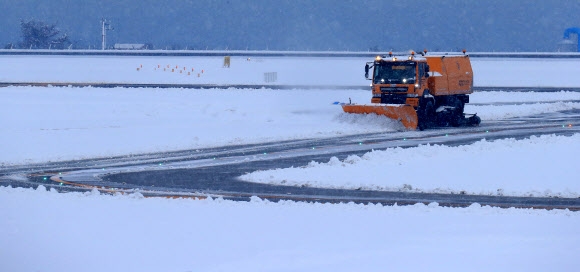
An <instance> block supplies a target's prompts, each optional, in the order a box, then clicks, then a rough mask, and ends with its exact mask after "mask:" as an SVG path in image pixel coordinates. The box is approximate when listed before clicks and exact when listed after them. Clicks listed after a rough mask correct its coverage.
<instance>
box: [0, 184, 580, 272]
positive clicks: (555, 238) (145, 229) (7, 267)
mask: <svg viewBox="0 0 580 272" xmlns="http://www.w3.org/2000/svg"><path fill="white" fill-rule="evenodd" d="M0 206H2V207H10V208H6V209H0V230H2V231H1V232H0V244H1V245H2V247H0V259H1V260H2V264H1V265H0V267H2V270H3V271H87V272H91V271H233V270H235V271H273V270H275V271H321V270H323V271H358V270H367V271H382V270H384V269H385V268H389V269H394V270H405V271H426V270H439V269H441V270H443V269H444V270H474V269H475V270H485V271H513V270H526V271H547V270H568V269H569V268H570V267H577V266H579V265H580V260H579V259H578V258H577V256H576V255H577V252H578V250H579V249H580V248H579V246H578V245H579V244H580V235H579V234H578V229H577V226H578V225H579V224H580V214H579V213H576V212H569V211H565V210H553V211H546V210H528V209H499V208H491V207H481V206H480V205H477V204H474V205H472V206H471V207H469V208H443V207H439V206H438V205H437V204H436V203H432V204H430V205H428V206H426V205H423V204H418V205H414V206H394V207H384V206H381V205H355V204H308V203H295V202H289V201H281V202H279V203H272V202H268V201H262V200H260V199H258V198H253V200H252V201H251V202H248V203H245V202H232V201H225V200H221V199H214V200H197V201H196V200H191V199H164V198H153V199H151V198H143V197H142V196H141V195H139V194H136V195H115V196H111V195H101V194H99V193H98V192H96V191H93V192H88V193H63V194H59V193H56V192H55V191H46V189H45V188H44V187H42V186H40V187H39V189H37V190H32V189H22V188H18V189H13V188H9V187H0ZM417 256H420V259H421V261H417V258H418V257H417ZM458 256H460V258H458ZM490 260H492V261H490Z"/></svg>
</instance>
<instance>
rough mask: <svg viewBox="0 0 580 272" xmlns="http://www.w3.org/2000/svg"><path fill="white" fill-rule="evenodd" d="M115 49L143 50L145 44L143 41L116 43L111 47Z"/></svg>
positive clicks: (145, 46) (145, 47)
mask: <svg viewBox="0 0 580 272" xmlns="http://www.w3.org/2000/svg"><path fill="white" fill-rule="evenodd" d="M113 48H114V49H116V50H145V49H149V48H147V45H146V44H143V43H116V44H115V46H114V47H113Z"/></svg>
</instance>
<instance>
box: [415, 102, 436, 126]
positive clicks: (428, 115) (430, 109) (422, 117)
mask: <svg viewBox="0 0 580 272" xmlns="http://www.w3.org/2000/svg"><path fill="white" fill-rule="evenodd" d="M434 123H435V106H433V101H427V102H426V103H425V105H424V107H422V108H421V109H420V114H419V124H418V126H419V130H424V129H426V128H430V127H432V126H433V125H434Z"/></svg>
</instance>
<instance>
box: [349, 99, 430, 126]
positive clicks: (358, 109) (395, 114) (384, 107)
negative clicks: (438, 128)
mask: <svg viewBox="0 0 580 272" xmlns="http://www.w3.org/2000/svg"><path fill="white" fill-rule="evenodd" d="M342 110H343V111H344V112H347V113H359V114H370V113H375V114H377V115H384V116H387V117H389V118H391V119H394V120H398V121H401V123H402V124H403V126H405V127H406V128H407V129H417V123H418V122H419V120H418V117H417V112H416V111H415V109H414V108H413V106H410V105H393V104H375V105H357V104H344V105H342Z"/></svg>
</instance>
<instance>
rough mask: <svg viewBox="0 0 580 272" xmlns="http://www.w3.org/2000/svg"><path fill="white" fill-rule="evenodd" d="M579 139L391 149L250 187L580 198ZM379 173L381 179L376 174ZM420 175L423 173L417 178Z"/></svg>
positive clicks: (259, 178)
mask: <svg viewBox="0 0 580 272" xmlns="http://www.w3.org/2000/svg"><path fill="white" fill-rule="evenodd" d="M578 150H580V135H579V134H576V135H574V136H572V137H564V136H559V137H557V136H541V137H531V138H529V139H525V140H514V139H506V140H497V141H494V142H488V141H485V140H482V141H479V142H477V143H474V144H471V145H466V146H459V147H447V146H440V145H423V146H419V147H414V148H405V149H403V148H389V149H387V150H381V151H372V152H368V153H366V154H365V155H364V156H362V157H359V156H356V155H352V156H349V157H348V158H346V159H344V160H343V161H340V160H339V159H337V158H336V157H332V158H330V160H329V161H328V162H326V163H321V162H311V163H310V164H308V165H307V166H303V167H292V168H286V169H276V170H267V171H258V172H253V173H249V174H246V175H243V176H242V177H241V179H243V180H246V181H251V182H260V183H268V184H278V185H288V186H312V187H326V188H347V189H363V190H386V191H404V192H433V193H453V194H464V193H466V194H481V195H512V196H555V197H572V198H578V197H580V183H578V174H577V172H575V171H572V169H576V168H577V167H578V162H577V160H576V157H577V153H578ZM378 169H380V171H379V172H380V173H383V174H377V170H378ZM417 171H420V173H417Z"/></svg>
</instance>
